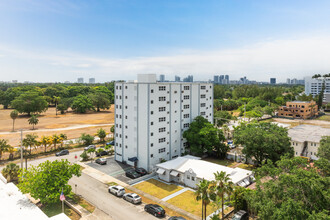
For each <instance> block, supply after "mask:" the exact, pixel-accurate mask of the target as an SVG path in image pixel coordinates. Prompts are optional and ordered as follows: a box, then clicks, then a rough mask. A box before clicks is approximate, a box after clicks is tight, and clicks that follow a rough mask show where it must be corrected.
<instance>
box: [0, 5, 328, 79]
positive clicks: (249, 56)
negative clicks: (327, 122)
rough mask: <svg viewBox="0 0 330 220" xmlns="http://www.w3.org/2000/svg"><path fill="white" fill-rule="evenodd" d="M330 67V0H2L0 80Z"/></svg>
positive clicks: (306, 71)
mask: <svg viewBox="0 0 330 220" xmlns="http://www.w3.org/2000/svg"><path fill="white" fill-rule="evenodd" d="M329 72H330V1H329V0H315V1H310V0H290V1H287V0H276V1H274V0H272V1H269V0H214V1H213V0H200V1H197V0H166V1H164V0H97V1H95V0H94V1H93V0H56V1H54V0H0V81H11V80H18V81H20V82H22V81H33V82H64V81H71V82H76V81H77V78H78V77H84V78H85V81H86V80H87V79H88V78H90V77H94V78H96V82H105V81H112V80H122V79H123V80H134V79H136V78H137V77H136V75H137V74H139V73H156V74H165V76H166V79H168V80H173V79H174V76H175V75H179V76H181V77H185V76H187V75H190V74H192V75H194V79H195V80H208V79H212V78H213V75H222V74H227V75H229V76H230V79H233V80H235V79H239V78H240V77H242V76H247V78H248V79H250V80H257V81H269V78H270V77H276V78H277V81H278V82H279V81H280V82H281V81H282V82H284V81H285V80H286V79H287V78H298V79H302V78H303V77H305V76H312V75H314V74H315V73H321V74H325V73H329Z"/></svg>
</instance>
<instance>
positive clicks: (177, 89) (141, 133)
mask: <svg viewBox="0 0 330 220" xmlns="http://www.w3.org/2000/svg"><path fill="white" fill-rule="evenodd" d="M198 115H202V116H204V117H205V118H207V119H208V120H209V121H210V122H213V85H212V84H210V83H184V82H178V83H177V82H157V80H156V75H155V74H141V75H138V80H137V81H134V82H117V83H116V84H115V140H116V141H115V142H116V143H115V152H116V153H115V159H116V160H117V161H120V162H125V163H127V164H130V165H135V166H138V167H143V168H145V169H147V170H149V171H151V170H153V169H154V168H155V165H156V164H158V163H159V162H160V161H163V160H171V159H172V158H176V157H178V156H181V155H182V154H183V153H184V152H185V146H186V145H187V144H186V141H185V139H183V138H182V134H183V132H184V131H185V130H187V129H188V128H189V124H190V123H191V122H192V121H193V119H194V118H195V117H196V116H198Z"/></svg>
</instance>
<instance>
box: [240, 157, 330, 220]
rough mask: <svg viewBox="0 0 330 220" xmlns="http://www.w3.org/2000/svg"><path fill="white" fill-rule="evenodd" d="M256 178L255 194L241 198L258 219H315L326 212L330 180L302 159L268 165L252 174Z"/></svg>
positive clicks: (297, 158)
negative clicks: (245, 200)
mask: <svg viewBox="0 0 330 220" xmlns="http://www.w3.org/2000/svg"><path fill="white" fill-rule="evenodd" d="M256 178H257V184H256V190H251V191H249V192H248V193H247V194H246V196H245V198H246V199H247V201H248V206H249V209H250V211H251V210H254V212H256V214H257V215H258V218H260V219H317V218H315V216H320V215H321V216H323V214H324V213H327V212H328V210H329V207H330V197H329V185H330V179H329V178H328V177H324V176H322V175H321V174H320V172H319V171H318V169H317V168H315V167H313V166H311V165H310V163H309V162H308V160H307V159H305V158H301V157H294V158H288V157H282V158H281V160H279V161H277V162H276V164H274V163H273V162H272V161H269V162H268V163H267V164H266V165H265V166H262V167H261V168H259V169H258V170H257V171H256ZM261 180H263V181H261Z"/></svg>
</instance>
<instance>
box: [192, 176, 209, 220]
mask: <svg viewBox="0 0 330 220" xmlns="http://www.w3.org/2000/svg"><path fill="white" fill-rule="evenodd" d="M209 187H210V182H209V181H207V180H205V179H203V180H202V181H200V182H199V183H198V184H197V189H196V191H195V195H196V200H197V201H199V200H202V219H205V220H206V207H207V205H208V204H209V203H210V191H209Z"/></svg>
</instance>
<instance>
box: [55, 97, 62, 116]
mask: <svg viewBox="0 0 330 220" xmlns="http://www.w3.org/2000/svg"><path fill="white" fill-rule="evenodd" d="M60 100H61V98H60V97H59V96H54V98H53V101H54V102H55V111H56V115H57V105H58V103H59V101H60Z"/></svg>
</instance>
